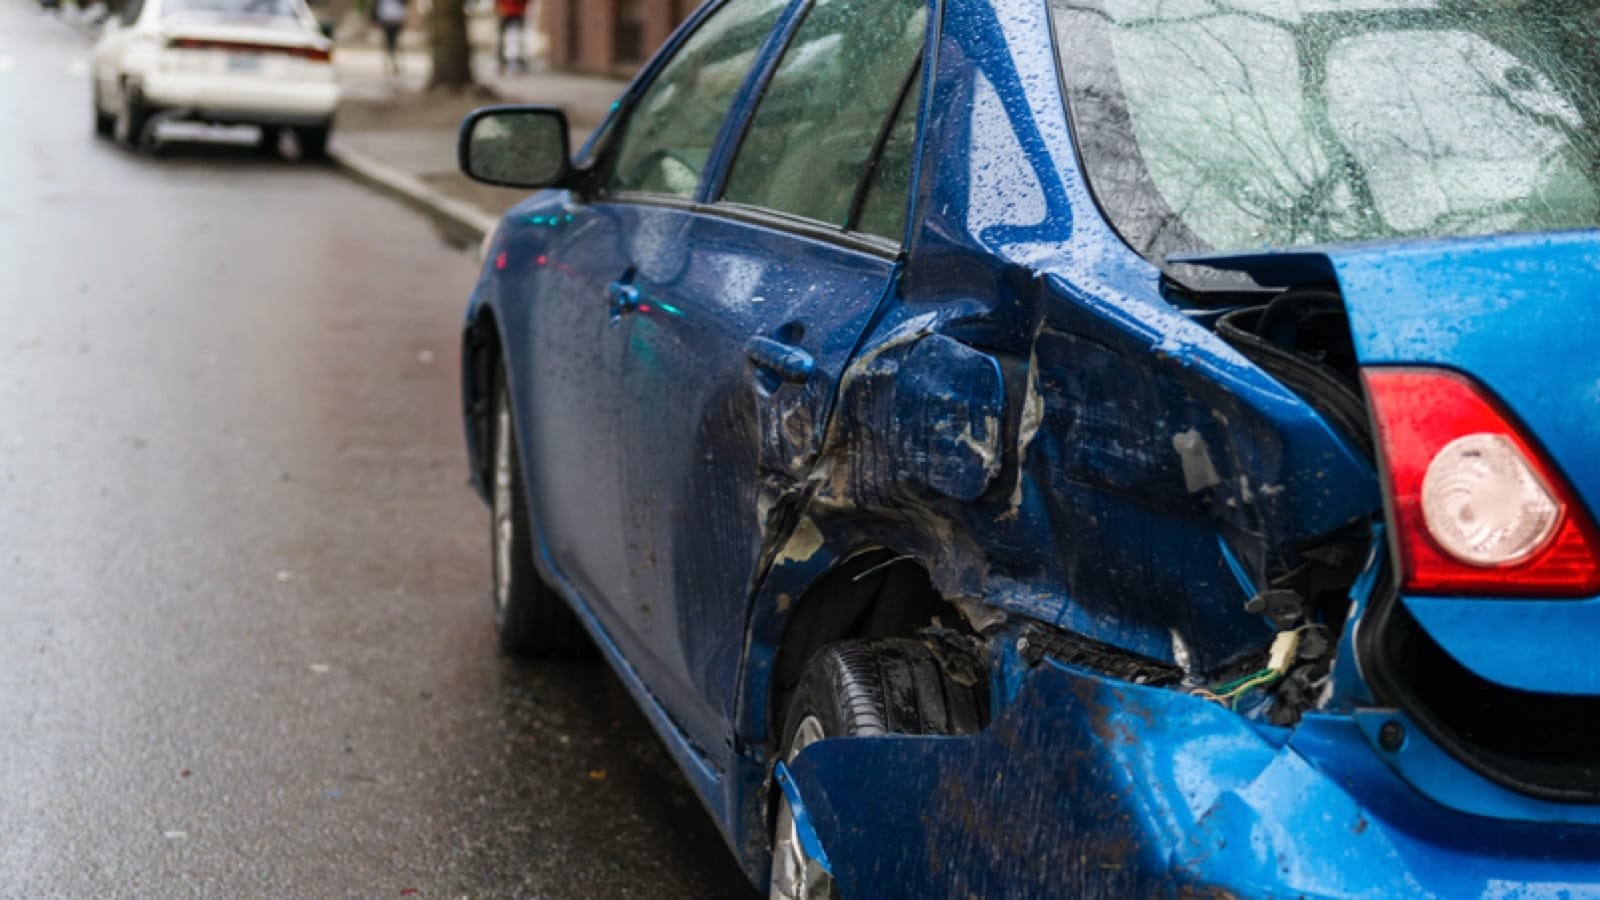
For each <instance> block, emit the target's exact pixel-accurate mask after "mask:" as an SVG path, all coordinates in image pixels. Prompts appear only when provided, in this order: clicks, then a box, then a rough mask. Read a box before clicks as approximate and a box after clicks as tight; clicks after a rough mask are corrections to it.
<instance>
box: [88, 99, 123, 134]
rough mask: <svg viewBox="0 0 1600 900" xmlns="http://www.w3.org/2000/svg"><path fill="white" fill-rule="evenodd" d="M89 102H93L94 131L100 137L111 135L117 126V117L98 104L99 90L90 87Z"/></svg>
mask: <svg viewBox="0 0 1600 900" xmlns="http://www.w3.org/2000/svg"><path fill="white" fill-rule="evenodd" d="M90 96H91V98H92V99H91V102H92V103H93V104H94V133H95V134H96V135H98V136H100V137H103V138H108V137H111V135H112V133H113V132H114V131H116V128H117V117H116V116H113V115H111V114H110V113H108V112H106V111H105V108H104V107H102V106H101V105H100V91H99V90H98V89H94V88H91V89H90Z"/></svg>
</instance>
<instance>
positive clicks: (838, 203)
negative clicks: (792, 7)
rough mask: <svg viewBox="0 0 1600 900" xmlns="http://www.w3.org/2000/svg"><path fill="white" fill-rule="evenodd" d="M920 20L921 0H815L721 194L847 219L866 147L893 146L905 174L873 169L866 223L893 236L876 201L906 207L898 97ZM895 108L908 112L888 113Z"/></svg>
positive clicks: (861, 179) (916, 49)
mask: <svg viewBox="0 0 1600 900" xmlns="http://www.w3.org/2000/svg"><path fill="white" fill-rule="evenodd" d="M926 20H927V7H926V5H925V4H924V2H923V0H817V2H816V3H815V4H813V6H812V8H811V10H810V11H809V12H808V13H807V14H806V18H805V21H804V22H803V23H801V26H800V29H799V30H798V31H797V32H796V33H795V36H794V40H793V42H792V43H791V44H790V46H789V47H788V48H787V49H786V50H785V51H784V55H783V61H782V63H781V64H780V65H779V67H778V71H777V72H776V74H774V75H773V77H772V82H771V84H770V85H768V87H767V89H766V92H765V93H764V94H763V96H762V98H761V102H760V105H759V106H757V108H756V114H755V117H754V119H753V120H752V121H751V124H750V129H749V132H748V133H747V134H746V135H745V138H744V142H743V143H742V144H741V145H740V147H739V152H738V154H737V155H736V156H735V157H734V161H733V168H732V170H731V171H730V173H729V175H728V183H727V186H726V188H725V189H724V192H723V199H724V200H728V201H731V202H734V203H743V204H748V205H750V206H760V207H765V208H767V209H773V210H778V211H781V212H785V213H789V214H792V215H796V216H801V217H804V218H807V219H814V220H816V221H819V222H826V223H828V224H829V225H834V226H837V227H840V228H844V227H849V226H850V225H851V224H853V223H851V222H850V221H849V219H850V214H851V212H852V210H853V209H854V207H855V205H856V197H857V194H858V192H859V191H861V190H863V188H864V185H865V184H866V182H867V181H868V179H869V176H871V175H872V174H873V172H872V169H871V167H870V164H871V163H872V161H873V159H874V155H873V154H874V153H875V152H877V151H879V150H883V149H886V148H893V150H894V154H893V156H894V157H895V158H893V159H891V154H889V153H885V154H884V155H883V156H882V160H883V163H884V164H885V166H903V167H906V168H907V173H900V172H888V171H884V172H882V173H881V174H878V175H877V176H876V177H875V178H874V179H873V184H875V185H877V186H879V189H878V190H877V192H876V194H875V195H874V196H872V197H870V199H872V200H873V201H874V202H873V205H872V209H873V225H874V230H877V229H883V230H885V231H893V233H892V234H886V235H885V236H886V237H892V238H894V239H896V240H898V239H899V238H900V232H899V229H898V228H896V227H894V223H893V220H894V218H895V215H896V214H895V213H893V212H888V213H886V212H885V210H884V209H882V208H881V207H884V206H888V207H895V206H898V207H899V210H898V215H899V216H901V217H903V216H904V206H905V201H906V195H905V193H904V189H905V183H906V182H907V181H908V180H909V175H908V172H909V165H910V150H909V146H908V145H909V142H910V139H911V137H913V136H914V132H915V127H916V111H915V106H916V104H915V101H914V97H913V98H911V99H906V98H907V97H908V95H911V94H914V91H911V90H909V89H908V88H909V87H910V86H911V85H912V84H913V80H912V77H911V76H912V73H913V70H914V69H915V67H916V64H917V57H918V54H919V53H920V51H921V49H922V41H923V28H924V24H925V22H926ZM903 99H905V100H906V102H904V103H902V102H901V101H902V100H903ZM898 107H908V108H909V111H907V112H905V113H904V115H902V116H900V117H899V118H898V119H896V120H891V117H893V116H894V114H895V111H896V109H897V108H898ZM907 116H909V117H910V118H909V124H908V123H907V121H906V117H907ZM897 141H898V142H897ZM896 190H898V191H899V194H898V196H893V197H892V196H889V195H890V194H891V193H893V192H894V191H896ZM902 220H903V219H902ZM878 233H882V232H881V231H879V232H878Z"/></svg>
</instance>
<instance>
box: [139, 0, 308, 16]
mask: <svg viewBox="0 0 1600 900" xmlns="http://www.w3.org/2000/svg"><path fill="white" fill-rule="evenodd" d="M161 14H162V16H164V17H168V18H187V17H191V16H199V17H206V18H219V19H230V18H250V19H257V18H262V19H294V18H295V15H296V10H295V7H294V3H293V2H292V0H164V2H163V3H162V4H161Z"/></svg>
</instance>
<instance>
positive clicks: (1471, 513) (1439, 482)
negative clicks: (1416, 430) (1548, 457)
mask: <svg viewBox="0 0 1600 900" xmlns="http://www.w3.org/2000/svg"><path fill="white" fill-rule="evenodd" d="M1560 516H1561V507H1560V506H1559V505H1558V504H1557V503H1556V500H1555V498H1554V497H1552V496H1551V494H1550V491H1549V490H1548V489H1547V488H1546V487H1545V486H1544V483H1543V482H1542V481H1541V480H1540V479H1539V476H1538V475H1537V474H1535V473H1534V471H1533V469H1531V468H1530V467H1529V466H1528V462H1527V460H1525V459H1523V458H1522V454H1521V453H1520V452H1518V450H1517V447H1516V445H1515V444H1513V443H1512V442H1511V441H1510V440H1509V439H1507V438H1506V437H1505V436H1503V435H1498V434H1469V435H1466V436H1465V437H1459V438H1456V439H1455V440H1453V441H1451V442H1450V443H1448V444H1446V445H1445V446H1444V447H1443V448H1442V449H1440V450H1439V452H1438V454H1437V455H1435V456H1434V457H1433V461H1432V462H1431V463H1429V464H1428V470H1427V474H1425V475H1424V476H1423V478H1422V517H1423V520H1424V521H1425V522H1427V525H1428V533H1429V534H1431V535H1432V536H1433V539H1434V540H1435V541H1438V542H1439V546H1440V547H1441V548H1442V549H1444V550H1445V551H1446V552H1448V553H1449V554H1450V555H1451V556H1454V557H1456V558H1457V559H1459V560H1461V561H1462V562H1467V563H1472V564H1473V565H1479V566H1503V565H1509V564H1511V563H1516V562H1521V561H1522V560H1524V559H1527V558H1528V557H1530V556H1532V555H1533V554H1534V553H1535V552H1537V551H1538V550H1539V549H1540V548H1541V547H1543V546H1544V545H1545V543H1546V542H1548V541H1549V540H1550V538H1551V536H1552V535H1554V534H1555V531H1556V523H1557V522H1558V520H1559V519H1560Z"/></svg>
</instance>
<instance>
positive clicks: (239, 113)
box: [140, 73, 339, 125]
mask: <svg viewBox="0 0 1600 900" xmlns="http://www.w3.org/2000/svg"><path fill="white" fill-rule="evenodd" d="M140 88H141V92H142V94H143V96H144V99H145V101H146V102H147V103H150V104H153V105H155V106H159V107H163V108H167V109H180V110H183V111H185V113H186V115H188V116H190V117H193V118H196V119H202V120H204V121H208V122H217V123H221V124H250V125H319V124H326V123H327V122H328V121H329V120H330V119H332V118H333V114H334V112H335V111H336V110H337V109H338V107H339V85H338V84H337V83H336V82H333V81H310V80H307V81H269V80H266V79H257V78H251V79H241V78H230V77H227V76H199V75H195V74H192V73H184V74H182V75H171V74H166V73H153V74H150V75H146V77H145V79H144V81H143V83H142V84H141V86H140Z"/></svg>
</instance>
